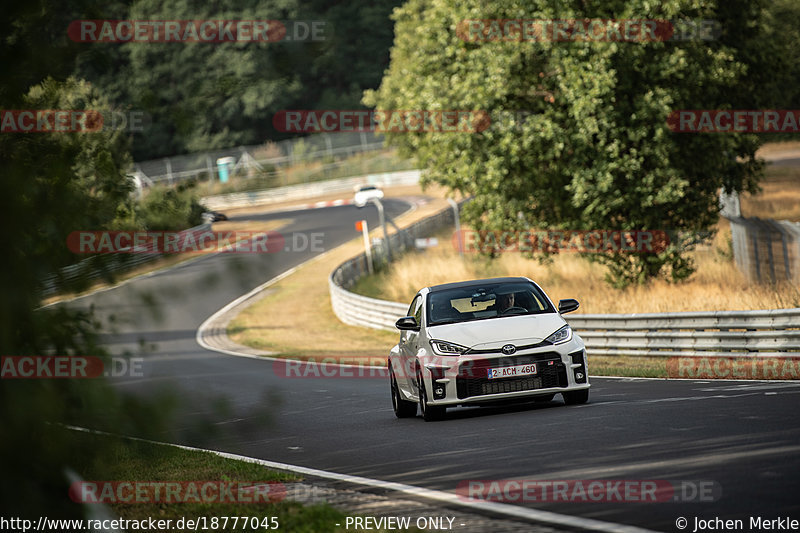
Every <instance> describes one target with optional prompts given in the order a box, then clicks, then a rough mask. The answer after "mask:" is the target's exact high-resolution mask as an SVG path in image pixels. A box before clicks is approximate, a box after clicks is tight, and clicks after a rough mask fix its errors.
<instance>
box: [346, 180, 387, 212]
mask: <svg viewBox="0 0 800 533" xmlns="http://www.w3.org/2000/svg"><path fill="white" fill-rule="evenodd" d="M371 198H377V199H378V200H380V199H381V198H383V191H382V190H380V188H378V187H376V186H375V185H361V186H360V187H357V188H356V194H355V196H354V197H353V203H354V204H355V205H356V207H364V206H365V205H367V202H369V200H370V199H371Z"/></svg>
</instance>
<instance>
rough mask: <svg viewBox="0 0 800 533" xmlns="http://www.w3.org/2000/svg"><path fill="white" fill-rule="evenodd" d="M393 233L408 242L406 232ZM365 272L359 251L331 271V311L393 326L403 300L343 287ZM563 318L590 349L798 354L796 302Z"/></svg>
mask: <svg viewBox="0 0 800 533" xmlns="http://www.w3.org/2000/svg"><path fill="white" fill-rule="evenodd" d="M447 211H450V210H446V211H442V212H440V213H437V214H436V215H434V216H433V217H431V219H427V220H423V221H420V222H418V223H417V224H415V225H414V226H412V227H410V228H409V231H414V232H415V233H416V235H419V236H423V235H424V234H425V232H426V231H427V234H428V235H429V234H430V233H432V232H433V231H434V230H435V229H439V228H441V227H443V226H444V225H445V224H446V223H452V220H453V218H452V214H451V215H450V216H449V217H448V216H447ZM434 220H435V221H436V222H434ZM412 228H413V229H412ZM395 235H397V234H395ZM395 235H392V237H394V236H395ZM397 239H398V240H401V239H403V241H404V242H406V243H407V242H408V239H407V238H401V237H397ZM366 273H367V266H366V258H365V256H364V254H360V255H358V256H356V257H353V258H352V259H350V260H348V261H345V262H344V263H342V264H341V265H339V267H337V268H336V269H335V270H334V271H333V273H332V274H331V276H330V278H329V280H328V286H329V291H330V296H331V306H332V307H333V311H334V313H335V314H336V316H337V317H338V318H339V319H340V320H341V321H342V322H344V323H346V324H351V325H355V326H364V327H369V328H374V329H382V330H387V331H396V330H395V327H394V323H395V321H396V320H397V319H398V318H400V317H402V316H405V315H406V313H407V312H408V304H407V303H399V302H390V301H386V300H378V299H375V298H368V297H366V296H361V295H358V294H354V293H352V292H350V291H349V290H348V289H349V288H351V287H352V286H353V285H354V284H355V282H356V281H357V280H358V278H360V277H361V276H363V275H365V274H366ZM565 318H566V320H567V321H568V322H569V324H570V325H571V326H572V327H573V328H574V329H575V331H576V332H577V333H578V334H579V335H580V336H581V338H583V340H584V342H585V343H586V348H587V350H589V352H590V353H591V354H593V355H611V356H620V355H638V356H651V357H675V356H707V357H717V356H736V355H748V356H762V357H763V356H772V357H800V308H798V309H776V310H765V311H717V312H682V313H647V314H622V315H567V316H566V317H565Z"/></svg>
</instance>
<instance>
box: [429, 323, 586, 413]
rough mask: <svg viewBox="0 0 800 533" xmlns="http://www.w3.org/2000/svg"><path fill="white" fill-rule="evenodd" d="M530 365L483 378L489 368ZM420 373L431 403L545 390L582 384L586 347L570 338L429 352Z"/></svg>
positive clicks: (521, 395) (446, 403) (472, 400)
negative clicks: (509, 348)
mask: <svg viewBox="0 0 800 533" xmlns="http://www.w3.org/2000/svg"><path fill="white" fill-rule="evenodd" d="M529 364H535V365H536V374H533V375H525V376H514V377H503V378H491V379H490V378H489V377H488V375H489V369H491V368H503V367H511V366H517V365H529ZM423 366H424V368H425V371H424V372H423V378H424V380H425V385H426V388H427V390H428V391H430V392H429V394H428V402H429V403H430V404H431V405H441V406H455V405H466V404H475V403H487V402H493V401H502V400H514V399H524V398H527V397H536V396H548V395H551V394H557V393H561V392H568V391H575V390H581V389H588V388H589V387H590V385H589V378H588V368H587V362H586V350H585V348H584V346H583V343H582V342H580V341H579V340H577V339H574V338H573V339H572V340H571V341H570V342H567V343H565V344H563V345H557V346H552V345H551V346H545V347H541V348H537V349H532V350H527V351H525V352H518V353H516V354H514V355H510V356H507V355H503V354H496V355H495V354H474V355H462V356H460V357H457V358H456V357H453V358H443V357H433V358H431V359H430V360H428V361H423Z"/></svg>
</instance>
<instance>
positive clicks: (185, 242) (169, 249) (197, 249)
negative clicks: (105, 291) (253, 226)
mask: <svg viewBox="0 0 800 533" xmlns="http://www.w3.org/2000/svg"><path fill="white" fill-rule="evenodd" d="M323 237H324V233H321V232H312V233H301V232H295V233H291V234H287V235H286V236H284V235H283V234H281V233H279V232H277V231H211V230H208V231H73V232H72V233H70V234H69V235H68V236H67V248H69V250H70V251H71V252H73V253H76V254H139V253H142V254H148V253H149V254H153V253H157V254H183V253H209V254H213V253H239V254H263V253H275V252H306V251H310V252H324V251H325V249H324V246H323Z"/></svg>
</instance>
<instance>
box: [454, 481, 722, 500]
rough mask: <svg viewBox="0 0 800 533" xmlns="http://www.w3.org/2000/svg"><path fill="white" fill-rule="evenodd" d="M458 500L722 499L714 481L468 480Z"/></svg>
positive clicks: (720, 490)
mask: <svg viewBox="0 0 800 533" xmlns="http://www.w3.org/2000/svg"><path fill="white" fill-rule="evenodd" d="M456 494H458V497H459V498H460V499H462V500H467V501H474V500H483V501H492V502H515V503H519V502H569V503H592V502H595V503H600V502H620V503H666V502H713V501H717V500H719V499H720V498H721V497H722V487H721V486H720V484H719V483H717V482H716V481H692V480H677V481H671V480H666V479H572V480H540V479H468V480H464V481H461V482H459V484H458V485H457V486H456Z"/></svg>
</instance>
